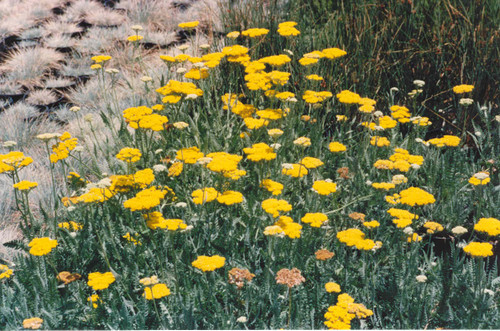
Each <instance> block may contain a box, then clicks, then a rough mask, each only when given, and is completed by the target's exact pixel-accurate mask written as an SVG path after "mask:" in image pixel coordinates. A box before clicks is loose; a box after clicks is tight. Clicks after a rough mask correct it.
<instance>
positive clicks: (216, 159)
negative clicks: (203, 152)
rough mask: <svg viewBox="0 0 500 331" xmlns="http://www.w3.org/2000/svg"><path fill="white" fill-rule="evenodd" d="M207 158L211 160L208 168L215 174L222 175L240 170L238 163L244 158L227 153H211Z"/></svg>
mask: <svg viewBox="0 0 500 331" xmlns="http://www.w3.org/2000/svg"><path fill="white" fill-rule="evenodd" d="M206 157H208V158H210V159H211V160H210V162H209V163H208V164H207V168H208V169H210V170H212V171H213V172H220V173H225V172H230V171H235V170H236V169H237V168H238V163H239V162H240V161H241V159H242V158H243V157H242V156H239V155H236V154H229V153H226V152H215V153H209V154H207V156H206Z"/></svg>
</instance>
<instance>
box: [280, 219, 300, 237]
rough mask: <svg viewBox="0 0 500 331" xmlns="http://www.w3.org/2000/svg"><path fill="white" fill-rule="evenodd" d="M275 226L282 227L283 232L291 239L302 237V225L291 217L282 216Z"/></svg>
mask: <svg viewBox="0 0 500 331" xmlns="http://www.w3.org/2000/svg"><path fill="white" fill-rule="evenodd" d="M274 226H278V227H280V228H281V229H282V230H283V233H284V234H285V235H286V236H287V237H289V238H291V239H297V238H300V234H301V230H302V225H300V224H299V223H295V222H294V221H293V219H292V218H291V217H288V216H280V218H279V219H278V221H276V223H274Z"/></svg>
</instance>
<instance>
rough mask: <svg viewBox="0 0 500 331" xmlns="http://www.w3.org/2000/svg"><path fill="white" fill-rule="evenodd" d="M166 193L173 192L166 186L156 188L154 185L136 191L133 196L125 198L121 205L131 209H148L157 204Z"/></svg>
mask: <svg viewBox="0 0 500 331" xmlns="http://www.w3.org/2000/svg"><path fill="white" fill-rule="evenodd" d="M167 193H171V194H173V192H172V190H170V189H168V188H166V187H165V188H164V189H157V188H156V187H155V186H152V187H150V188H147V189H144V190H142V191H140V192H138V193H137V194H136V195H135V197H133V198H130V199H128V200H126V201H125V202H124V203H123V206H124V207H125V208H127V209H130V210H131V211H137V210H149V209H151V208H154V207H156V206H158V205H159V204H160V202H161V200H162V199H164V198H165V195H166V194H167Z"/></svg>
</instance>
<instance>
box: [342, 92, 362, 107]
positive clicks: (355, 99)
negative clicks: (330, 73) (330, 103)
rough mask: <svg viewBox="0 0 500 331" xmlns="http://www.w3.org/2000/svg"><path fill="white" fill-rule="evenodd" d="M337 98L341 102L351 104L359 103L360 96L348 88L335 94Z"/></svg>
mask: <svg viewBox="0 0 500 331" xmlns="http://www.w3.org/2000/svg"><path fill="white" fill-rule="evenodd" d="M337 99H339V102H341V103H346V104H352V103H359V101H360V100H361V97H360V96H359V94H357V93H354V92H351V91H349V90H343V91H341V92H340V93H338V94H337Z"/></svg>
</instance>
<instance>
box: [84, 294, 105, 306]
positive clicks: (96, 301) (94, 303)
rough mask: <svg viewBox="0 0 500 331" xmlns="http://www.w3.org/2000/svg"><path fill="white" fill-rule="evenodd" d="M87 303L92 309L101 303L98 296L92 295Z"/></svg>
mask: <svg viewBox="0 0 500 331" xmlns="http://www.w3.org/2000/svg"><path fill="white" fill-rule="evenodd" d="M87 301H88V302H90V303H91V304H92V308H94V309H96V308H97V307H99V304H100V303H102V300H101V298H99V295H98V294H92V295H91V296H89V297H88V298H87Z"/></svg>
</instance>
